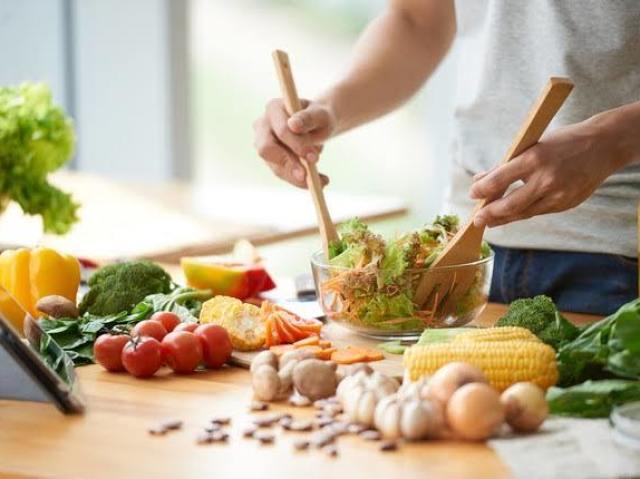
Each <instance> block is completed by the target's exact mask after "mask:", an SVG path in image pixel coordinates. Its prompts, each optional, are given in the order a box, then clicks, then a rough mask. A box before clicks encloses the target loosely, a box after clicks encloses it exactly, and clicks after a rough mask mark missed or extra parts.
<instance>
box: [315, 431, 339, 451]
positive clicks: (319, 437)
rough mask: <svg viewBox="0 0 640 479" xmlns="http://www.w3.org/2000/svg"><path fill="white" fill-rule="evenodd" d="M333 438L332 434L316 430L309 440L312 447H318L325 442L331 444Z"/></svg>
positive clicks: (324, 444)
mask: <svg viewBox="0 0 640 479" xmlns="http://www.w3.org/2000/svg"><path fill="white" fill-rule="evenodd" d="M334 440H335V436H334V435H333V434H329V433H327V432H326V431H317V432H315V433H313V434H312V435H311V438H310V441H311V444H313V446H314V447H316V448H318V449H320V448H322V447H324V446H326V445H327V444H331V443H332V442H333V441H334Z"/></svg>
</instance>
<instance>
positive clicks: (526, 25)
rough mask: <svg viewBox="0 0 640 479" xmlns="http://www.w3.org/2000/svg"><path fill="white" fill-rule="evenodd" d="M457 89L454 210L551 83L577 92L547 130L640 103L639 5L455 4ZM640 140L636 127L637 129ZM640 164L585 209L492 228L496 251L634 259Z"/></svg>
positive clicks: (467, 207)
mask: <svg viewBox="0 0 640 479" xmlns="http://www.w3.org/2000/svg"><path fill="white" fill-rule="evenodd" d="M456 15H457V23H458V39H457V41H458V49H459V53H460V56H459V63H458V85H457V100H456V109H455V119H454V134H453V144H452V155H453V167H452V170H453V174H452V184H451V189H450V193H449V194H448V206H449V209H450V210H451V211H454V212H457V213H458V214H460V215H461V216H462V217H465V218H466V217H468V216H469V214H470V212H471V209H472V208H473V202H472V201H471V200H470V199H469V197H468V192H469V187H470V186H471V183H472V180H471V177H472V176H473V174H475V173H478V172H480V171H484V170H487V169H489V168H490V167H492V166H493V165H495V164H496V163H497V162H498V161H500V159H501V158H502V156H503V155H504V154H505V152H506V150H507V149H508V147H509V145H510V143H511V141H512V138H513V137H514V135H515V134H516V133H517V131H518V129H519V128H520V124H521V123H522V121H523V120H524V118H525V116H526V114H527V112H528V111H529V109H530V107H531V105H532V104H533V102H534V100H535V99H536V98H537V97H538V95H539V93H540V91H541V90H542V87H543V86H544V85H545V83H546V82H547V80H548V78H549V77H551V76H567V77H569V78H571V79H572V80H573V82H574V83H575V88H574V90H573V92H572V93H571V95H570V96H569V99H568V100H567V101H566V103H565V104H564V106H563V107H562V109H561V110H560V112H559V113H558V115H557V116H556V118H555V119H554V121H553V122H552V123H551V125H550V126H549V128H548V130H547V131H551V130H553V129H555V128H558V127H560V126H563V125H567V124H571V123H576V122H580V121H582V120H585V119H587V118H589V117H591V116H593V115H594V114H596V113H599V112H602V111H604V110H609V109H611V108H615V107H618V106H621V105H624V104H628V103H632V102H636V101H639V100H640V0H608V1H605V0H456ZM638 134H639V135H640V125H638ZM638 201H640V165H638V164H635V165H632V166H628V167H626V168H624V169H623V170H620V171H618V172H616V173H615V174H614V175H612V176H611V177H609V178H608V179H607V180H606V181H605V182H604V184H602V186H600V187H599V188H598V189H597V191H596V192H595V193H594V194H593V195H592V196H591V197H590V198H589V199H588V200H587V201H585V202H584V203H582V204H581V205H580V206H578V207H576V208H573V209H571V210H569V211H566V212H563V213H557V214H549V215H542V216H538V217H535V218H532V219H529V220H525V221H520V222H517V223H513V224H510V225H506V226H502V227H498V228H492V229H489V230H487V233H486V239H487V240H489V241H490V242H493V243H495V244H497V245H500V246H506V247H512V248H533V249H550V250H565V251H584V252H601V253H613V254H620V255H626V256H637V229H636V207H637V205H638Z"/></svg>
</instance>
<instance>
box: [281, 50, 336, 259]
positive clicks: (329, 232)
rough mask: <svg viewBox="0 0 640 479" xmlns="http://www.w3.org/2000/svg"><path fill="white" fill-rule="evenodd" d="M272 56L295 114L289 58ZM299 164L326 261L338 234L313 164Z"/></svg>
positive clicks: (296, 102)
mask: <svg viewBox="0 0 640 479" xmlns="http://www.w3.org/2000/svg"><path fill="white" fill-rule="evenodd" d="M272 56H273V62H274V64H275V66H276V71H277V72H278V79H279V80H280V89H281V90H282V97H283V99H284V105H285V108H286V110H287V113H288V114H289V116H291V115H293V114H294V113H295V112H297V111H300V110H302V104H301V103H300V98H298V91H297V90H296V84H295V82H294V81H293V73H292V72H291V64H290V63H289V56H288V55H287V54H286V53H285V52H283V51H282V50H275V51H274V52H273V54H272ZM300 163H302V166H303V167H304V169H305V171H306V173H307V174H306V180H307V188H308V189H309V191H310V192H311V198H312V199H313V204H314V206H315V209H316V216H317V218H318V227H319V230H320V239H321V240H322V250H323V251H324V255H325V258H326V259H327V261H328V260H329V244H330V243H332V242H334V241H337V240H338V239H339V238H338V232H337V231H336V227H335V226H334V224H333V222H332V221H331V216H329V209H328V208H327V202H326V200H325V198H324V193H323V191H322V183H321V181H320V176H319V175H318V170H317V168H316V165H315V163H309V162H308V161H307V160H305V159H304V158H300Z"/></svg>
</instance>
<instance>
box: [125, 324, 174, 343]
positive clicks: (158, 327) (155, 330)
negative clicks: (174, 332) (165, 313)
mask: <svg viewBox="0 0 640 479" xmlns="http://www.w3.org/2000/svg"><path fill="white" fill-rule="evenodd" d="M166 335H167V330H166V329H164V326H163V325H162V323H161V322H160V321H152V320H150V319H145V320H144V321H140V322H139V323H138V324H136V325H135V326H134V327H133V329H132V330H131V336H151V337H152V338H155V339H157V340H158V341H162V338H164V337H165V336H166Z"/></svg>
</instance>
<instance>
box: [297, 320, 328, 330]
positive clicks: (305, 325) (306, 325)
mask: <svg viewBox="0 0 640 479" xmlns="http://www.w3.org/2000/svg"><path fill="white" fill-rule="evenodd" d="M293 324H294V325H295V326H296V327H297V328H299V329H301V330H303V331H309V332H312V333H315V334H320V330H321V329H322V323H321V322H320V321H317V320H315V319H314V320H313V322H311V321H310V320H308V319H304V320H301V321H294V322H293Z"/></svg>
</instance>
